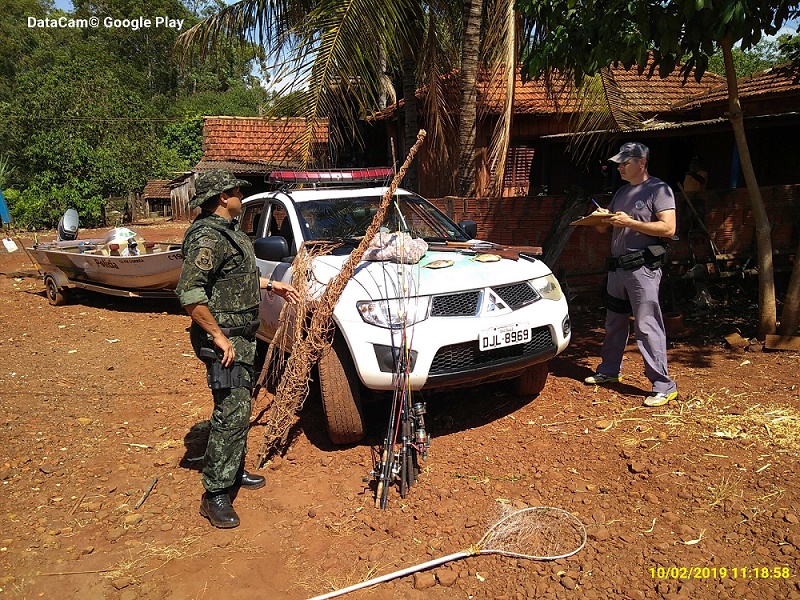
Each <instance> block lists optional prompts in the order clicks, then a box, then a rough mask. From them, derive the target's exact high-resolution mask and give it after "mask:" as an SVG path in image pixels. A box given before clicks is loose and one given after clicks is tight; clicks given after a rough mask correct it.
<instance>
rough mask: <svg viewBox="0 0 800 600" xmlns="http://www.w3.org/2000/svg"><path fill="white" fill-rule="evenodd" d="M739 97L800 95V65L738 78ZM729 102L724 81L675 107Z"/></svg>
mask: <svg viewBox="0 0 800 600" xmlns="http://www.w3.org/2000/svg"><path fill="white" fill-rule="evenodd" d="M737 83H738V88H739V99H740V100H744V99H755V98H758V97H766V96H774V95H792V94H798V95H800V67H797V66H793V65H782V66H779V67H773V68H771V69H767V70H766V71H761V72H760V73H754V74H753V75H750V76H749V77H742V78H741V79H739V80H738V82H737ZM723 102H724V103H727V102H728V84H727V83H726V82H724V81H723V83H722V84H721V85H719V86H717V87H715V88H714V89H712V90H710V91H708V92H706V93H705V94H700V95H695V96H692V97H691V98H689V99H687V100H684V101H682V102H677V103H676V104H675V105H674V106H673V109H692V108H698V107H701V106H708V105H711V104H717V103H723Z"/></svg>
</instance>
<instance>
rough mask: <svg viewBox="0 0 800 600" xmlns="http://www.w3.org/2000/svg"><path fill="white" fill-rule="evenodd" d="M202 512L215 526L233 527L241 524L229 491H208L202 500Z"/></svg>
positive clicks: (222, 527)
mask: <svg viewBox="0 0 800 600" xmlns="http://www.w3.org/2000/svg"><path fill="white" fill-rule="evenodd" d="M200 514H201V515H203V516H204V517H206V518H207V519H208V520H209V521H211V524H212V525H213V526H214V527H219V528H221V529H231V528H233V527H238V526H239V515H237V514H236V511H235V510H233V505H232V504H231V499H230V497H229V496H228V492H227V491H224V492H213V493H212V492H206V493H205V494H203V498H202V499H201V500H200Z"/></svg>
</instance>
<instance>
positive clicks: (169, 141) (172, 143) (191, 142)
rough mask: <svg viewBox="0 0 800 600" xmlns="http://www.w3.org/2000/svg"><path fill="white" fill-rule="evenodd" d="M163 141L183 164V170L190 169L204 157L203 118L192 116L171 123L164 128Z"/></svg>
mask: <svg viewBox="0 0 800 600" xmlns="http://www.w3.org/2000/svg"><path fill="white" fill-rule="evenodd" d="M161 143H162V144H163V145H164V147H165V148H166V149H167V150H168V151H172V152H174V153H175V156H176V157H177V159H178V160H179V161H181V164H182V165H183V167H182V170H186V169H189V168H190V167H191V166H192V165H195V164H197V163H198V162H199V161H200V159H201V158H202V157H203V119H202V118H201V117H190V118H187V119H186V120H184V121H178V122H176V123H170V124H168V125H167V126H166V127H165V128H164V137H162V138H161Z"/></svg>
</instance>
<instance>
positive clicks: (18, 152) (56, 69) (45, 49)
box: [0, 0, 270, 228]
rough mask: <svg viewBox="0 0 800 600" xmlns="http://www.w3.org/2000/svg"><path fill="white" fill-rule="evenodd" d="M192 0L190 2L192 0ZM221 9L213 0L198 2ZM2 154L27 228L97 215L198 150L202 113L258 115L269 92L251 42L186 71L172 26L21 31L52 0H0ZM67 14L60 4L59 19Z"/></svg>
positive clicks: (188, 20) (178, 8)
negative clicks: (73, 214)
mask: <svg viewBox="0 0 800 600" xmlns="http://www.w3.org/2000/svg"><path fill="white" fill-rule="evenodd" d="M187 1H188V0H187ZM192 4H193V5H194V7H195V8H197V9H198V10H200V11H203V10H218V9H219V7H220V6H222V5H221V4H220V0H211V1H210V2H209V1H205V2H193V3H192ZM74 5H75V10H74V15H76V16H79V17H81V16H82V17H87V16H90V15H92V16H94V15H96V16H97V17H98V18H100V20H101V22H102V19H103V18H104V17H105V16H112V17H114V18H120V19H122V18H126V17H128V18H129V17H138V16H151V17H154V16H158V15H166V16H168V17H169V18H172V19H185V23H184V25H183V30H184V31H185V30H186V29H187V28H188V27H190V26H191V25H192V24H194V23H195V22H197V20H198V18H197V16H195V15H193V14H192V12H190V11H189V10H188V9H187V8H186V7H185V6H184V4H183V3H182V2H181V1H180V0H103V2H99V1H97V0H75V1H74ZM0 14H3V15H11V17H12V19H3V20H0V156H4V157H7V161H8V172H7V173H6V176H5V179H6V180H7V183H8V184H10V185H13V186H14V189H16V190H19V193H18V195H16V196H12V198H13V201H10V203H9V204H10V206H11V209H12V211H13V212H14V214H15V217H16V219H17V221H18V222H19V223H20V224H21V225H24V226H31V227H37V228H38V227H52V226H53V225H55V223H56V222H57V220H58V218H59V217H60V216H61V214H62V213H63V211H64V210H65V209H66V208H69V207H72V208H76V209H77V210H78V212H79V213H80V218H81V222H82V223H84V224H85V225H86V226H90V225H95V224H97V223H98V221H99V219H100V215H101V206H102V205H103V203H104V200H103V199H104V198H105V199H107V198H109V197H117V196H127V194H128V193H129V192H135V191H141V190H142V189H143V188H144V185H145V183H146V181H147V180H148V179H161V178H168V177H172V176H174V174H175V173H176V172H181V171H184V170H186V169H189V168H191V167H192V166H193V165H194V164H196V163H197V162H198V161H199V160H200V158H201V156H202V119H201V117H200V116H198V115H203V114H230V115H242V116H245V115H257V114H260V111H261V110H262V109H263V107H264V106H265V105H266V104H268V103H269V102H270V96H269V94H268V93H267V92H266V91H265V90H264V89H263V88H261V87H260V85H258V81H257V80H256V78H254V77H253V75H252V74H251V72H252V67H253V64H254V63H253V60H251V59H247V58H246V56H250V57H256V59H257V58H258V57H259V56H260V55H259V51H258V49H257V48H256V47H255V46H253V45H248V44H246V43H245V44H240V43H239V41H238V40H233V39H231V40H228V41H227V43H225V44H221V45H220V46H219V48H217V49H216V50H215V51H214V52H212V53H210V54H209V56H208V57H206V60H205V61H203V62H201V63H196V64H192V63H187V64H186V65H184V67H185V68H183V69H181V65H180V64H179V62H178V61H177V57H176V55H175V54H174V52H173V48H174V45H175V41H176V39H177V37H178V35H179V33H180V32H179V31H176V30H174V29H170V28H164V27H159V28H155V27H151V28H143V29H138V30H133V29H129V28H127V29H126V28H116V29H114V28H106V27H102V26H101V27H96V28H91V29H85V30H81V29H69V28H63V29H60V28H28V27H27V22H26V19H25V17H26V16H37V17H39V18H43V17H45V16H46V15H48V14H50V15H51V16H53V13H52V4H51V2H50V0H0ZM60 14H63V13H62V12H61V11H57V14H56V15H55V16H58V15H60Z"/></svg>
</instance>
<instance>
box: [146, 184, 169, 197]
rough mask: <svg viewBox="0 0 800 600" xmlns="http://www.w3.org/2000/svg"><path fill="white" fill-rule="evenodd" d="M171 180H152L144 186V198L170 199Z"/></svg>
mask: <svg viewBox="0 0 800 600" xmlns="http://www.w3.org/2000/svg"><path fill="white" fill-rule="evenodd" d="M169 184H170V180H169V179H151V180H150V181H148V182H147V183H146V184H145V186H144V192H142V196H143V197H144V198H169V197H170V194H169V191H170V187H169Z"/></svg>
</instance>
